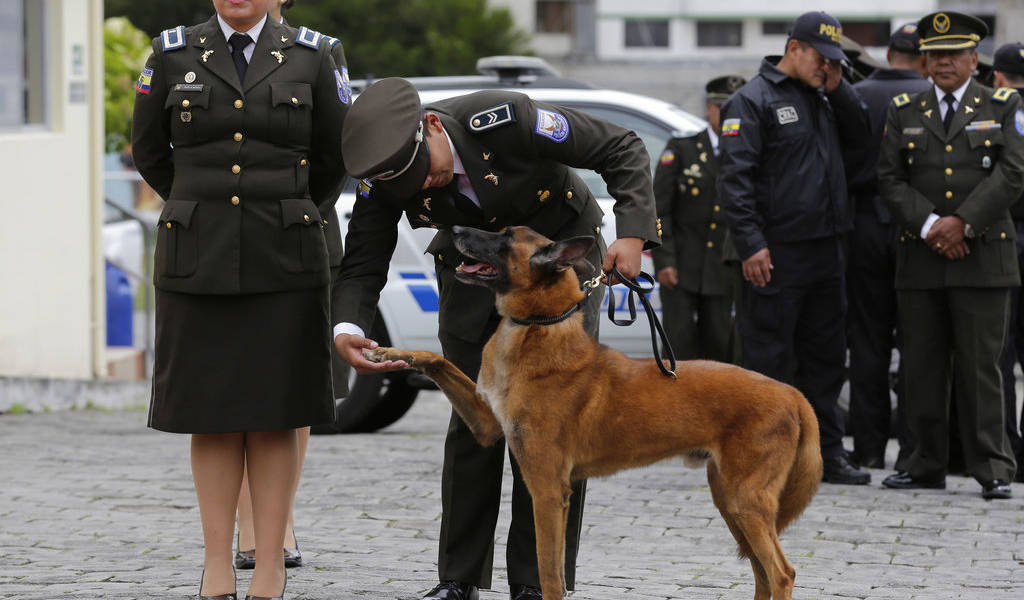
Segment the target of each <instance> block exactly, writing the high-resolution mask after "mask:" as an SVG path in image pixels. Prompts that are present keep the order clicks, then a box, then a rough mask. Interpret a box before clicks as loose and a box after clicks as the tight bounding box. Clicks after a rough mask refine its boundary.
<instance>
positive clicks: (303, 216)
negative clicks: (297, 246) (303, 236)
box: [302, 215, 309, 223]
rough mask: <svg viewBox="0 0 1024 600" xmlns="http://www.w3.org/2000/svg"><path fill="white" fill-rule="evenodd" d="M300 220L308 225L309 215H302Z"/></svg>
mask: <svg viewBox="0 0 1024 600" xmlns="http://www.w3.org/2000/svg"><path fill="white" fill-rule="evenodd" d="M302 220H303V221H305V222H307V223H309V215H302Z"/></svg>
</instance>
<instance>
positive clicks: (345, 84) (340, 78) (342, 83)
mask: <svg viewBox="0 0 1024 600" xmlns="http://www.w3.org/2000/svg"><path fill="white" fill-rule="evenodd" d="M334 80H335V81H336V82H337V83H338V100H341V103H342V104H348V103H349V102H350V101H351V100H352V84H350V83H349V80H348V68H347V67H344V66H343V67H341V70H340V71H339V70H338V69H335V70H334Z"/></svg>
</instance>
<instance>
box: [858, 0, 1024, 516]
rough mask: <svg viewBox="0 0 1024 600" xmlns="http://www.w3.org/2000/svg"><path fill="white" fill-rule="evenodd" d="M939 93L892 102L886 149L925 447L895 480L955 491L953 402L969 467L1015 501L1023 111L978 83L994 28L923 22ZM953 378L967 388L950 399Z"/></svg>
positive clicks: (1016, 100) (970, 21)
mask: <svg viewBox="0 0 1024 600" xmlns="http://www.w3.org/2000/svg"><path fill="white" fill-rule="evenodd" d="M918 32H919V33H920V36H921V50H922V51H923V52H925V53H926V59H927V60H926V64H927V66H928V72H929V74H930V75H931V76H932V80H933V81H934V85H933V86H932V87H930V88H929V89H926V90H925V91H923V92H918V93H917V94H914V95H910V94H901V95H899V96H897V97H896V98H894V99H893V101H892V104H891V105H890V107H889V112H888V115H887V120H886V135H885V139H884V141H883V142H882V146H881V150H880V153H879V156H880V158H879V162H878V177H879V189H880V190H881V194H882V198H883V199H884V200H885V201H886V203H887V204H888V205H889V207H890V210H892V213H893V217H894V220H895V222H896V223H897V224H898V226H899V231H900V234H899V235H900V237H899V244H898V249H897V252H896V289H897V294H898V304H899V313H900V323H901V325H902V330H903V348H904V356H903V367H904V372H905V373H906V377H905V383H904V389H905V400H906V403H907V420H908V423H909V425H910V429H911V434H912V435H913V436H914V451H913V453H912V454H911V455H910V456H909V457H907V459H906V460H905V461H904V465H903V469H902V470H900V472H898V473H896V474H894V475H890V476H889V477H886V478H885V480H884V481H883V482H882V483H883V485H885V486H886V487H890V488H897V489H918V488H940V489H941V488H945V486H946V479H945V477H946V472H947V469H948V459H949V433H948V430H949V423H950V417H949V414H950V405H951V402H955V403H956V412H957V420H958V424H959V427H960V434H961V435H960V437H961V442H962V444H963V450H964V462H965V466H966V468H967V472H968V473H969V474H970V475H971V476H972V477H974V478H975V480H977V481H978V483H980V484H981V487H982V497H984V498H985V499H1005V498H1010V497H1011V487H1010V480H1011V479H1012V478H1013V474H1014V470H1015V461H1014V457H1013V452H1012V450H1011V449H1010V444H1009V440H1008V439H1007V437H1006V432H1005V430H1004V424H1003V422H1004V411H1003V402H1004V398H1003V391H1002V373H1001V371H1000V360H1001V353H1002V350H1003V346H1004V340H1005V336H1006V330H1007V320H1008V318H1009V298H1010V295H1009V288H1010V287H1011V286H1014V285H1019V284H1020V274H1019V272H1018V268H1017V261H1016V245H1015V242H1014V238H1015V237H1016V232H1015V229H1014V227H1013V221H1012V219H1011V217H1010V212H1009V208H1010V206H1012V205H1013V204H1014V203H1015V202H1016V201H1017V200H1019V198H1020V195H1021V191H1022V190H1024V109H1022V108H1021V99H1020V95H1019V94H1018V93H1017V92H1016V90H1014V89H1012V88H1000V89H999V90H992V89H991V88H988V87H985V86H982V85H980V84H978V83H977V82H976V81H974V79H973V78H972V77H971V75H972V73H973V71H974V70H975V69H976V68H977V64H978V53H977V44H978V42H979V41H980V40H981V39H983V38H984V37H985V35H987V33H988V27H987V26H986V25H985V23H984V22H983V21H982V20H980V19H977V18H975V17H972V16H970V15H965V14H962V13H956V12H952V11H942V12H937V13H933V14H930V15H927V16H925V17H924V18H922V19H921V20H920V21H919V22H918ZM951 382H952V384H953V385H955V389H954V390H951V387H952V386H951Z"/></svg>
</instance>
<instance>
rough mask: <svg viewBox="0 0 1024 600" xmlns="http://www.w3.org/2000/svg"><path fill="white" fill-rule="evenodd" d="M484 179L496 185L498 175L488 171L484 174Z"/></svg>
mask: <svg viewBox="0 0 1024 600" xmlns="http://www.w3.org/2000/svg"><path fill="white" fill-rule="evenodd" d="M484 181H490V182H491V183H493V184H494V185H498V176H497V175H495V174H494V173H488V174H486V175H484Z"/></svg>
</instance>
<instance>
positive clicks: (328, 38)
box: [323, 35, 341, 48]
mask: <svg viewBox="0 0 1024 600" xmlns="http://www.w3.org/2000/svg"><path fill="white" fill-rule="evenodd" d="M323 40H324V41H325V42H327V45H328V46H330V47H331V48H333V47H334V45H335V44H339V43H341V40H339V39H338V38H336V37H331V36H329V35H325V36H323Z"/></svg>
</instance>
